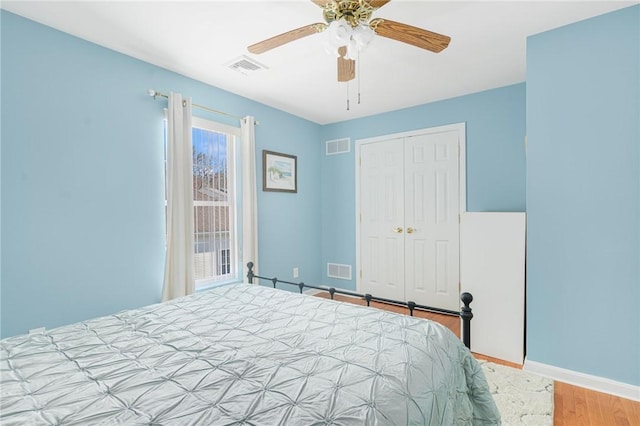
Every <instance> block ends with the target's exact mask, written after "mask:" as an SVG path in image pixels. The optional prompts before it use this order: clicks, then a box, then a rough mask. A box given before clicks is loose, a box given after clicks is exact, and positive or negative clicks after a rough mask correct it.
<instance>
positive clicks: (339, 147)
mask: <svg viewBox="0 0 640 426" xmlns="http://www.w3.org/2000/svg"><path fill="white" fill-rule="evenodd" d="M349 151H351V139H350V138H342V139H334V140H331V141H327V155H336V154H345V153H347V152H349Z"/></svg>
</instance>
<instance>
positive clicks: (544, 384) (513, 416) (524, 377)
mask: <svg viewBox="0 0 640 426" xmlns="http://www.w3.org/2000/svg"><path fill="white" fill-rule="evenodd" d="M479 362H480V365H482V370H483V371H484V375H485V377H486V378H487V382H488V383H489V389H490V390H491V394H492V395H493V399H494V400H495V402H496V405H497V406H498V410H499V411H500V415H501V417H502V425H503V426H520V425H527V426H529V425H531V426H546V425H549V426H551V425H553V380H551V379H547V378H546V377H542V376H538V375H537V374H532V373H528V372H526V371H522V370H518V369H515V368H511V367H506V366H503V365H498V364H494V363H492V362H487V361H479Z"/></svg>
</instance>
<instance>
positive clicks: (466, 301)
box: [247, 262, 473, 349]
mask: <svg viewBox="0 0 640 426" xmlns="http://www.w3.org/2000/svg"><path fill="white" fill-rule="evenodd" d="M247 269H248V272H247V279H248V280H249V284H253V279H254V278H258V279H263V280H268V281H271V283H272V284H273V288H276V284H278V283H282V284H289V285H294V286H297V287H298V289H299V290H300V293H302V292H303V290H304V289H305V288H310V289H314V290H320V291H326V292H327V293H329V296H330V297H331V299H332V300H333V296H334V295H335V294H343V295H346V296H353V297H358V298H361V299H364V300H365V301H366V302H367V306H371V301H374V302H382V303H389V304H392V305H399V306H406V307H407V308H408V309H409V315H411V316H413V311H414V310H415V309H418V310H421V311H426V312H433V313H436V314H444V315H451V316H456V317H460V319H462V333H461V334H462V342H463V343H464V345H465V346H466V347H467V348H469V349H471V319H472V318H473V313H472V312H471V307H470V306H469V305H470V304H471V302H472V301H473V296H472V295H471V293H467V292H465V293H462V294H461V295H460V300H461V301H462V304H463V306H462V308H460V311H451V310H448V309H441V308H434V307H433V306H426V305H419V304H417V303H415V302H412V301H408V302H402V301H398V300H393V299H387V298H384V297H376V296H372V295H371V294H369V293H366V294H360V293H356V292H353V291H349V290H343V289H337V288H334V287H320V286H316V285H310V284H305V283H304V282H298V283H296V282H291V281H285V280H279V279H278V278H275V277H274V278H269V277H261V276H259V275H256V274H254V273H253V262H249V263H247Z"/></svg>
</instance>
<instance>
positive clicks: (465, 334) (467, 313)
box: [460, 292, 473, 349]
mask: <svg viewBox="0 0 640 426" xmlns="http://www.w3.org/2000/svg"><path fill="white" fill-rule="evenodd" d="M460 300H462V303H463V304H464V306H463V307H462V309H460V318H462V342H463V343H464V345H465V346H466V347H467V348H469V349H471V318H473V312H471V307H470V306H469V304H470V303H471V302H473V296H472V295H471V293H467V292H464V293H462V294H461V295H460Z"/></svg>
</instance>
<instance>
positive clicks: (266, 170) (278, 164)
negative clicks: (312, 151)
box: [262, 150, 298, 192]
mask: <svg viewBox="0 0 640 426" xmlns="http://www.w3.org/2000/svg"><path fill="white" fill-rule="evenodd" d="M297 161H298V157H296V156H295V155H288V154H282V153H280V152H273V151H267V150H263V151H262V190H263V191H277V192H298V170H297V167H298V165H297Z"/></svg>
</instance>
